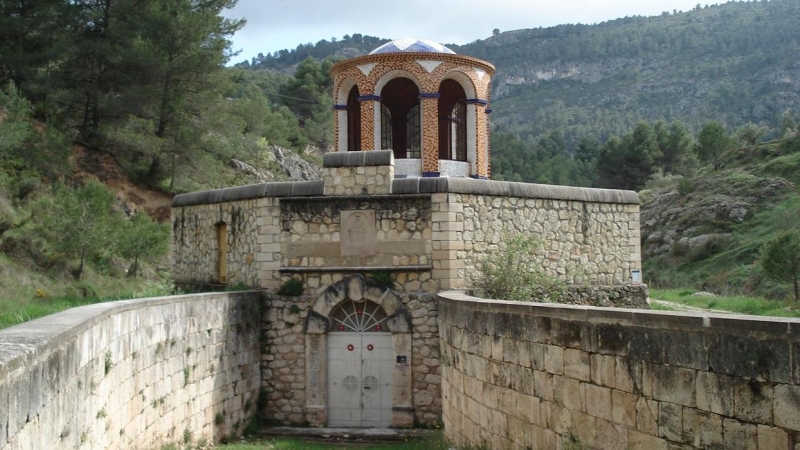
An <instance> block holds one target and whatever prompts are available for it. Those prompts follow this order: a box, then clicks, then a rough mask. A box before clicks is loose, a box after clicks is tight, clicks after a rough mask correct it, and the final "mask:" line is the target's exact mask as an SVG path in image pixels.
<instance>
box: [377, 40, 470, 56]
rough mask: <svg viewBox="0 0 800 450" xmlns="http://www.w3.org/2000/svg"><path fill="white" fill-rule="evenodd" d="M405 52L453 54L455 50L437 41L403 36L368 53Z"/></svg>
mask: <svg viewBox="0 0 800 450" xmlns="http://www.w3.org/2000/svg"><path fill="white" fill-rule="evenodd" d="M398 52H400V53H406V52H426V53H447V54H450V55H455V54H456V52H454V51H452V50H450V49H449V48H447V47H445V46H444V45H442V44H439V43H438V42H433V41H429V40H427V39H415V38H405V39H398V40H396V41H392V42H389V43H388V44H383V45H381V46H380V47H378V48H376V49H375V50H373V51H371V52H370V53H369V54H370V55H377V54H380V53H398Z"/></svg>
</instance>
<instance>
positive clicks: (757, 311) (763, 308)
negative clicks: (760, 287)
mask: <svg viewBox="0 0 800 450" xmlns="http://www.w3.org/2000/svg"><path fill="white" fill-rule="evenodd" d="M693 293H694V290H691V289H650V297H651V298H653V299H658V300H664V301H667V302H672V303H679V304H681V305H686V306H691V307H693V308H701V309H711V310H719V311H730V312H734V313H738V314H752V315H756V316H779V317H800V309H793V306H796V305H791V304H790V303H788V302H780V301H775V300H767V299H764V298H757V297H744V296H716V295H696V296H695V295H692V294H693ZM652 306H653V309H656V310H659V309H660V310H670V308H669V306H664V305H659V304H653V305H652Z"/></svg>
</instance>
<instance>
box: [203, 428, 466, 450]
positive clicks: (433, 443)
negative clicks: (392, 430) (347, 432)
mask: <svg viewBox="0 0 800 450" xmlns="http://www.w3.org/2000/svg"><path fill="white" fill-rule="evenodd" d="M219 448H222V449H225V450H301V449H302V450H323V449H330V448H341V449H363V450H372V449H374V450H378V449H391V450H423V449H424V450H440V449H441V450H446V449H449V448H453V447H451V446H450V445H449V444H448V443H447V441H446V440H445V438H444V436H443V434H442V433H440V432H424V433H423V434H422V435H421V436H418V437H411V438H409V439H408V440H407V441H406V442H397V443H394V442H386V443H375V444H366V443H363V442H358V443H348V442H347V441H343V442H310V441H303V440H299V439H290V438H281V439H269V440H259V441H251V442H246V443H237V444H227V445H221V446H219Z"/></svg>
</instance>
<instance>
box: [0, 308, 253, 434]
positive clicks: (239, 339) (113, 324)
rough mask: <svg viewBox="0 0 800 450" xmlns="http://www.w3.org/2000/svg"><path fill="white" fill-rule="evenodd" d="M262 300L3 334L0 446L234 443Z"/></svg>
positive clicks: (248, 391)
mask: <svg viewBox="0 0 800 450" xmlns="http://www.w3.org/2000/svg"><path fill="white" fill-rule="evenodd" d="M258 308H259V294H258V293H237V294H198V295H186V296H177V297H164V298H157V299H143V300H129V301H119V302H112V303H102V304H96V305H90V306H84V307H80V308H74V309H71V310H68V311H64V312H62V313H58V314H54V315H52V316H48V317H45V318H42V319H38V320H34V321H31V322H27V323H24V324H21V325H17V326H15V327H11V328H8V329H5V330H2V331H0V405H1V406H2V408H0V449H4V450H6V449H9V450H11V449H74V448H82V449H84V448H85V449H111V448H113V449H149V448H153V449H155V448H160V447H161V446H162V445H166V444H171V443H178V442H184V441H188V442H201V441H203V440H205V441H212V440H215V439H219V438H221V437H222V436H223V435H232V436H239V435H240V434H241V432H242V430H243V427H244V426H245V425H246V423H247V421H248V420H249V419H250V418H251V417H252V415H253V414H254V413H255V410H256V400H257V396H258V391H259V385H260V382H261V374H260V370H259V362H260V359H261V352H260V348H259V345H258V342H259V334H260V329H259V326H258V325H259V323H258V314H257V311H258Z"/></svg>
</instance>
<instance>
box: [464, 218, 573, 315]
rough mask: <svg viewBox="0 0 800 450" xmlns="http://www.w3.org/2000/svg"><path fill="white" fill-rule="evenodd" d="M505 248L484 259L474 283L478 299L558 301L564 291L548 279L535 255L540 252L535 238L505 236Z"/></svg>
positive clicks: (554, 280) (558, 284) (560, 285)
mask: <svg viewBox="0 0 800 450" xmlns="http://www.w3.org/2000/svg"><path fill="white" fill-rule="evenodd" d="M503 241H504V242H505V248H504V249H501V250H500V251H498V252H495V253H492V254H490V255H489V256H487V257H486V258H485V259H484V260H483V263H482V267H481V269H482V270H481V274H480V276H479V277H478V278H477V279H476V280H475V281H474V283H473V288H474V289H475V291H476V294H477V295H480V296H482V297H485V298H491V299H498V300H518V301H533V300H534V299H535V300H538V301H559V300H560V299H561V297H562V296H563V295H564V292H565V289H566V287H565V286H564V283H562V282H561V281H559V280H557V279H555V278H553V277H551V276H549V275H547V274H546V273H545V272H544V270H542V267H541V266H540V265H539V264H537V262H536V260H535V258H534V255H535V254H536V253H537V251H538V250H540V249H541V243H540V242H539V240H538V239H537V238H536V237H535V236H522V235H517V236H508V233H504V239H503Z"/></svg>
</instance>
